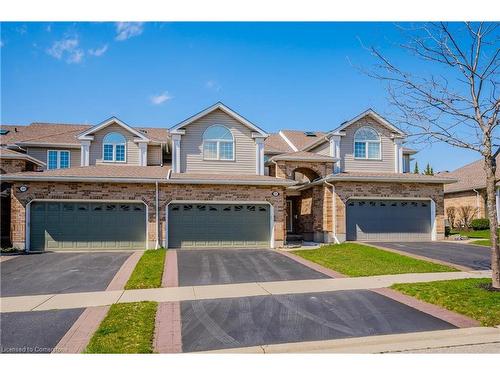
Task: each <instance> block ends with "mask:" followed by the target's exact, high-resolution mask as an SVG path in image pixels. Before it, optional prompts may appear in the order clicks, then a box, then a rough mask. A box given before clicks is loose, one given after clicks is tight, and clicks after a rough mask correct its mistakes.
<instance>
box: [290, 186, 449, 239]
mask: <svg viewBox="0 0 500 375" xmlns="http://www.w3.org/2000/svg"><path fill="white" fill-rule="evenodd" d="M334 185H335V219H333V216H334V215H333V202H332V188H331V187H330V186H328V185H326V184H323V185H316V186H313V187H311V188H309V189H306V190H302V191H301V195H300V197H293V198H291V199H293V201H294V211H295V213H296V215H297V219H296V221H295V223H296V228H297V230H295V231H294V232H295V233H300V234H302V235H303V237H304V239H305V240H308V241H312V240H314V241H317V242H333V241H334V240H335V237H336V238H337V239H338V240H339V241H340V242H343V241H345V238H346V202H347V200H348V199H349V198H354V197H379V198H409V199H411V198H431V199H432V200H433V201H434V203H435V207H436V232H437V239H442V238H443V237H444V218H445V216H444V199H443V186H442V185H440V184H415V183H382V182H336V183H334ZM333 220H335V232H336V233H335V234H334V227H333ZM334 236H335V237H334Z"/></svg>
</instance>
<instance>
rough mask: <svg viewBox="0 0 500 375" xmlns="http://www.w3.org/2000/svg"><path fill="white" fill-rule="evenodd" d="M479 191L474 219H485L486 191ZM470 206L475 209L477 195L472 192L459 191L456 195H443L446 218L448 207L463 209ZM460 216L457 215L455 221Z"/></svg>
mask: <svg viewBox="0 0 500 375" xmlns="http://www.w3.org/2000/svg"><path fill="white" fill-rule="evenodd" d="M478 191H479V209H478V210H477V214H476V218H483V217H487V212H488V211H487V207H486V191H485V190H484V189H481V190H478ZM463 206H471V207H474V208H477V206H478V199H477V194H476V193H475V192H474V191H473V190H468V191H460V192H456V193H445V194H444V209H445V211H444V212H445V216H446V209H447V208H448V207H455V208H457V209H458V208H459V207H463ZM459 217H460V215H459V214H458V213H457V219H458V218H459Z"/></svg>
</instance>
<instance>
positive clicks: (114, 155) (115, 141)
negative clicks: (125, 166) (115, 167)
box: [102, 133, 127, 162]
mask: <svg viewBox="0 0 500 375" xmlns="http://www.w3.org/2000/svg"><path fill="white" fill-rule="evenodd" d="M126 143H127V141H126V139H125V137H124V136H123V135H121V134H120V133H109V134H107V135H106V136H105V137H104V140H103V146H102V158H103V160H104V161H120V162H124V161H125V153H126V152H125V151H126Z"/></svg>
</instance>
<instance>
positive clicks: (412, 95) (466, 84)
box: [367, 23, 500, 289]
mask: <svg viewBox="0 0 500 375" xmlns="http://www.w3.org/2000/svg"><path fill="white" fill-rule="evenodd" d="M498 26H499V24H498V23H463V24H457V23H452V24H448V23H426V24H422V25H417V26H416V27H412V28H407V27H401V29H402V31H403V32H404V33H405V35H406V37H407V42H405V43H404V44H402V45H401V48H402V49H404V50H405V51H407V52H409V53H411V54H412V55H413V56H414V57H415V58H416V59H417V60H418V61H420V62H421V63H422V64H424V65H425V66H424V68H425V69H426V71H427V73H423V74H419V75H417V74H414V73H412V72H410V71H408V70H407V69H405V68H402V67H400V66H398V65H397V64H396V63H394V62H393V59H392V58H390V57H389V55H387V54H384V53H382V52H381V51H380V50H379V49H378V48H375V47H370V48H369V51H370V52H371V54H372V55H373V56H374V57H375V58H376V61H377V62H376V64H375V65H374V67H373V69H371V70H370V71H368V72H367V74H368V75H370V76H371V77H374V78H376V79H378V80H380V81H382V82H384V83H386V84H387V88H388V93H389V98H390V101H391V104H393V106H394V108H395V109H396V112H397V114H396V116H397V117H398V119H396V120H397V121H398V122H399V124H400V125H401V126H402V127H404V128H406V129H408V130H409V133H410V134H411V135H412V136H413V137H414V138H413V139H414V141H420V142H436V141H438V142H446V143H447V144H449V145H451V146H454V147H461V148H465V149H469V150H473V151H476V152H478V153H479V154H480V155H481V157H482V159H483V160H484V163H483V166H484V172H485V175H486V181H485V183H486V192H487V205H488V218H489V220H490V224H491V228H492V230H491V231H490V232H491V252H492V256H491V259H492V269H493V276H492V286H493V287H494V288H498V289H500V252H499V238H498V232H497V230H496V229H497V228H498V222H497V213H496V205H495V183H496V179H495V172H496V157H497V155H498V154H499V152H500V148H499V139H498V132H497V130H498V129H497V127H498V125H499V117H498V116H499V112H500V99H499V95H498V91H499V90H498V88H497V86H498V83H499V66H500V56H499V54H500V52H499V51H500V50H499V43H500V34H499V31H498V30H499V29H498Z"/></svg>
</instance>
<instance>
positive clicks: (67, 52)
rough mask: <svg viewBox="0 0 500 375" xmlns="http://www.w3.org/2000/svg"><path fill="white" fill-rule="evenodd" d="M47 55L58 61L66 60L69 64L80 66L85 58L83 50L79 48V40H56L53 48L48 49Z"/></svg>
mask: <svg viewBox="0 0 500 375" xmlns="http://www.w3.org/2000/svg"><path fill="white" fill-rule="evenodd" d="M47 53H48V54H49V55H50V56H52V57H54V58H56V59H58V60H62V59H64V60H65V61H66V62H67V63H68V64H78V63H80V62H82V60H83V56H84V52H83V50H82V49H81V48H79V41H78V38H65V39H61V40H56V41H55V42H54V43H53V44H52V47H50V48H49V49H47Z"/></svg>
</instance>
